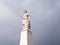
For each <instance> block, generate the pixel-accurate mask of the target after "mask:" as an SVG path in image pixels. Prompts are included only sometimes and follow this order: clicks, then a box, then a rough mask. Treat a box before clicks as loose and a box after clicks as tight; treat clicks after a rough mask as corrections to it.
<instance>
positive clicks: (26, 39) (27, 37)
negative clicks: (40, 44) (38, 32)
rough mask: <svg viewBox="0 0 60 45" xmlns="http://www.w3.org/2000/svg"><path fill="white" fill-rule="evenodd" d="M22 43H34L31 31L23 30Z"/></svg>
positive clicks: (25, 44) (28, 44)
mask: <svg viewBox="0 0 60 45" xmlns="http://www.w3.org/2000/svg"><path fill="white" fill-rule="evenodd" d="M20 45H33V44H32V32H31V31H29V30H25V31H22V32H21V38H20Z"/></svg>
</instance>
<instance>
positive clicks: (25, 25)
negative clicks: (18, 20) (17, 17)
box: [22, 10, 31, 30]
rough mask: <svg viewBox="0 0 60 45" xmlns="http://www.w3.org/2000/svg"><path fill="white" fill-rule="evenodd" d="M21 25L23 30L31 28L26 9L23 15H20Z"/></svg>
mask: <svg viewBox="0 0 60 45" xmlns="http://www.w3.org/2000/svg"><path fill="white" fill-rule="evenodd" d="M22 25H23V30H30V28H31V24H30V16H29V14H28V11H27V10H25V11H24V15H23V16H22Z"/></svg>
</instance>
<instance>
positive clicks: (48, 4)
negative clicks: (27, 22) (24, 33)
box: [0, 0, 60, 45]
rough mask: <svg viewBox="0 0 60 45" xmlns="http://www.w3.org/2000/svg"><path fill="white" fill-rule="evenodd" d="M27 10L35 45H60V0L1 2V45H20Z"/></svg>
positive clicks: (3, 0) (10, 0) (1, 0)
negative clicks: (24, 12)
mask: <svg viewBox="0 0 60 45" xmlns="http://www.w3.org/2000/svg"><path fill="white" fill-rule="evenodd" d="M25 8H27V9H28V10H29V14H30V17H31V30H32V32H33V35H32V36H33V42H34V45H56V44H58V45H59V44H60V43H59V41H60V36H59V34H60V31H59V30H60V23H59V22H60V1H59V0H0V45H19V38H20V37H19V36H20V32H21V30H22V24H21V20H22V19H21V17H20V16H21V15H23V14H22V13H23V10H24V9H25Z"/></svg>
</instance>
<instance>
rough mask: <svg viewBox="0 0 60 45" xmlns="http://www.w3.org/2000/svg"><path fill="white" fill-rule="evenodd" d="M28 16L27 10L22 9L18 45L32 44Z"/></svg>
mask: <svg viewBox="0 0 60 45" xmlns="http://www.w3.org/2000/svg"><path fill="white" fill-rule="evenodd" d="M30 28H31V24H30V16H29V14H28V11H27V10H25V11H24V15H23V16H22V31H21V36H20V45H33V41H32V32H31V30H30Z"/></svg>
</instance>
